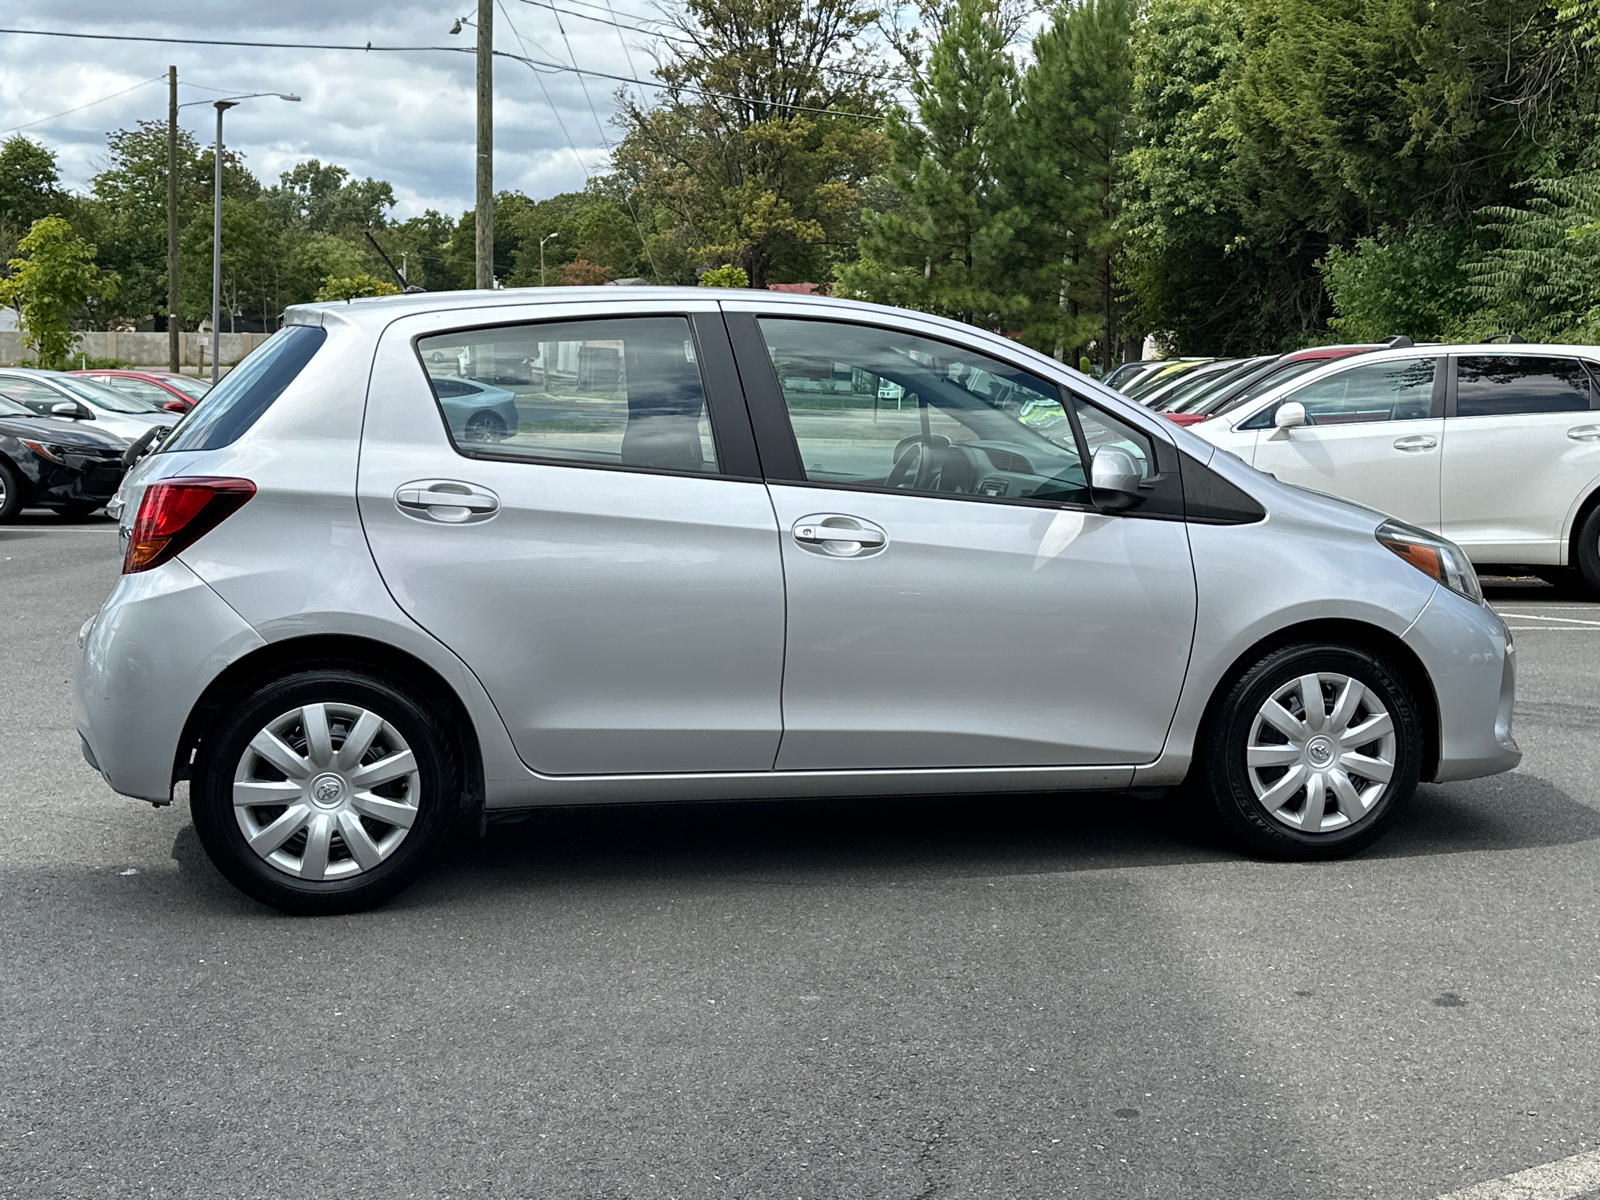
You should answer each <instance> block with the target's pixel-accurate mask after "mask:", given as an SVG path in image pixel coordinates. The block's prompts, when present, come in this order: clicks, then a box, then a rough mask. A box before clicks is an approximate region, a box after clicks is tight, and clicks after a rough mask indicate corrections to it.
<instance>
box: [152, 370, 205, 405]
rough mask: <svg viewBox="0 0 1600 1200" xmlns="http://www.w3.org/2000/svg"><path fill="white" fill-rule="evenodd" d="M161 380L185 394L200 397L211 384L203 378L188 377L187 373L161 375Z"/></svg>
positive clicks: (197, 398)
mask: <svg viewBox="0 0 1600 1200" xmlns="http://www.w3.org/2000/svg"><path fill="white" fill-rule="evenodd" d="M161 382H162V383H164V384H166V385H167V386H168V387H175V388H177V389H178V390H179V391H180V392H182V393H183V394H184V395H185V396H193V397H194V398H195V399H196V400H199V399H201V398H202V397H203V396H204V395H205V394H206V393H207V392H209V391H210V390H211V385H210V384H209V383H207V382H206V381H205V380H203V379H190V378H189V377H188V376H187V375H163V376H162V377H161Z"/></svg>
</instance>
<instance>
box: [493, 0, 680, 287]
mask: <svg viewBox="0 0 1600 1200" xmlns="http://www.w3.org/2000/svg"><path fill="white" fill-rule="evenodd" d="M496 3H497V4H499V6H500V15H501V16H502V17H504V18H505V22H506V28H507V29H509V30H511V36H512V37H514V38H516V39H517V45H519V46H522V49H523V51H524V53H526V51H527V46H526V45H524V44H523V41H522V34H520V33H518V32H517V27H516V25H515V24H514V23H513V22H512V20H511V14H510V13H508V12H507V11H506V6H505V0H496ZM564 35H565V31H563V36H564ZM535 45H537V43H535ZM571 49H572V46H571V45H570V44H568V46H567V50H568V51H569V52H570V51H571ZM546 53H548V51H546ZM523 65H524V66H527V67H528V69H529V70H530V71H532V72H533V77H534V79H535V80H536V81H537V82H538V84H539V90H540V91H541V92H543V93H544V98H545V103H547V104H548V105H550V111H551V112H552V113H553V114H555V118H556V124H557V125H559V126H560V127H561V135H562V136H563V137H564V138H566V139H567V145H569V146H571V147H572V156H573V157H574V158H576V159H577V160H578V167H579V169H580V170H582V171H583V177H584V179H585V180H588V181H592V180H593V179H594V176H593V175H592V174H590V172H589V165H588V164H587V163H585V162H584V161H583V155H582V154H579V153H578V146H577V143H576V142H574V141H573V138H572V134H571V133H569V132H568V131H567V123H566V122H565V121H564V120H562V119H561V110H560V109H559V108H557V107H556V102H555V101H554V100H552V99H551V98H550V89H549V88H547V87H545V85H544V76H542V75H541V74H540V73H539V72H538V71H536V70H534V68H533V67H532V65H531V64H528V63H526V62H525V63H524V64H523ZM583 94H584V96H585V97H587V96H588V94H589V93H588V90H587V89H585V90H584V93H583ZM589 108H590V110H591V111H593V109H594V102H593V101H590V103H589ZM595 122H596V124H598V123H599V117H598V116H596V118H595ZM600 142H601V144H602V145H604V146H605V147H606V151H607V152H608V153H609V152H610V150H611V146H610V145H609V144H608V143H607V142H606V135H605V133H604V132H603V131H602V132H601V134H600ZM622 200H623V203H624V204H626V205H627V206H628V217H629V219H631V220H632V221H633V228H634V232H635V233H637V234H638V235H639V249H641V250H643V251H644V256H645V259H646V260H647V261H648V262H649V263H650V273H651V274H652V275H654V276H655V277H656V279H657V281H659V280H660V279H661V272H660V271H658V270H657V269H656V256H655V255H654V254H652V253H651V252H650V242H649V240H648V239H647V238H646V237H645V236H644V226H642V225H641V224H639V214H638V213H636V212H635V211H634V209H633V198H632V197H631V196H629V195H628V194H627V192H626V190H624V192H623V194H622ZM540 251H541V253H542V252H543V247H542V246H541V247H540ZM543 282H544V281H543V280H542V279H541V280H540V283H543Z"/></svg>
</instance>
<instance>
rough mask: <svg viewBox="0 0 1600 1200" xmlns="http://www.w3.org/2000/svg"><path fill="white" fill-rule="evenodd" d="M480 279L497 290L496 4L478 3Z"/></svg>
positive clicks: (489, 1)
mask: <svg viewBox="0 0 1600 1200" xmlns="http://www.w3.org/2000/svg"><path fill="white" fill-rule="evenodd" d="M477 234H478V236H477V246H476V249H477V257H478V279H477V283H478V286H479V287H480V288H492V287H494V0H478V228H477Z"/></svg>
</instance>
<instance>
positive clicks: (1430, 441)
mask: <svg viewBox="0 0 1600 1200" xmlns="http://www.w3.org/2000/svg"><path fill="white" fill-rule="evenodd" d="M1438 444H1439V439H1438V438H1436V437H1431V436H1429V435H1428V434H1426V433H1418V434H1414V435H1413V436H1411V437H1403V438H1396V439H1395V443H1394V448H1395V449H1396V450H1404V451H1406V452H1408V453H1415V452H1417V451H1419V450H1432V449H1433V448H1434V447H1435V446H1437V445H1438Z"/></svg>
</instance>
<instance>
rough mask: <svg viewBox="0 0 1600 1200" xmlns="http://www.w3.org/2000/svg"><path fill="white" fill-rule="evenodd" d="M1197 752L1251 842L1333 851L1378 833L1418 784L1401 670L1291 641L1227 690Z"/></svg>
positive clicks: (1286, 851) (1287, 854)
mask: <svg viewBox="0 0 1600 1200" xmlns="http://www.w3.org/2000/svg"><path fill="white" fill-rule="evenodd" d="M1202 754H1203V764H1202V766H1203V770H1204V773H1205V778H1206V783H1207V785H1208V788H1209V790H1210V793H1211V796H1212V799H1213V801H1214V803H1215V804H1216V807H1217V811H1218V813H1219V814H1220V815H1221V817H1222V820H1223V823H1224V824H1225V825H1226V826H1227V827H1228V829H1229V830H1230V831H1231V832H1232V833H1233V834H1234V836H1235V837H1236V838H1237V839H1238V840H1239V841H1240V842H1242V843H1243V845H1244V846H1245V847H1246V849H1248V850H1250V851H1251V852H1253V853H1256V854H1260V855H1264V856H1266V857H1271V858H1285V859H1324V858H1338V857H1341V856H1343V855H1347V854H1353V853H1355V852H1356V851H1358V850H1361V849H1363V848H1364V847H1366V846H1368V845H1370V844H1371V843H1372V842H1373V841H1375V840H1376V839H1377V838H1378V837H1380V836H1381V835H1382V834H1383V832H1384V830H1385V829H1386V828H1387V827H1388V825H1389V823H1390V822H1391V821H1392V820H1393V819H1394V817H1395V815H1396V813H1397V812H1398V811H1399V810H1400V807H1401V805H1403V804H1404V803H1405V801H1406V800H1407V799H1408V798H1409V797H1410V796H1411V794H1412V792H1414V791H1415V790H1416V786H1417V776H1418V772H1419V770H1420V768H1421V762H1422V724H1421V721H1420V719H1419V717H1418V714H1417V706H1416V702H1415V701H1414V699H1413V698H1412V696H1411V693H1410V691H1409V690H1408V689H1407V687H1406V685H1405V683H1404V681H1403V680H1402V678H1401V676H1400V674H1399V673H1398V672H1397V671H1395V670H1394V669H1393V668H1392V667H1391V666H1390V665H1389V664H1388V663H1386V662H1385V661H1384V660H1383V659H1382V658H1380V657H1378V656H1377V655H1374V654H1372V653H1370V652H1368V651H1366V650H1364V649H1359V648H1356V647H1344V646H1333V645H1298V646H1288V647H1285V648H1283V649H1279V650H1274V651H1272V652H1271V653H1269V654H1266V655H1265V656H1263V657H1262V658H1261V659H1260V660H1259V661H1257V662H1256V663H1254V664H1253V665H1251V666H1250V668H1249V669H1248V670H1246V671H1245V673H1244V674H1243V675H1242V676H1241V677H1240V678H1239V680H1238V681H1237V682H1236V683H1235V684H1234V685H1233V686H1232V687H1231V688H1230V689H1229V690H1228V693H1227V695H1226V696H1224V697H1223V698H1222V701H1221V703H1220V704H1219V706H1218V707H1217V709H1216V710H1215V712H1214V713H1213V715H1212V718H1211V720H1210V722H1209V724H1208V728H1207V731H1206V735H1205V739H1204V745H1203V748H1202Z"/></svg>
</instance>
